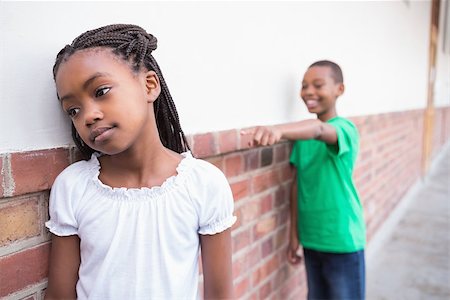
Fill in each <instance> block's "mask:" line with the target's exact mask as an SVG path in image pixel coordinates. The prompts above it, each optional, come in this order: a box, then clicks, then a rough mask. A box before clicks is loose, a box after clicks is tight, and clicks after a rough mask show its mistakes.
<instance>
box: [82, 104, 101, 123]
mask: <svg viewBox="0 0 450 300" xmlns="http://www.w3.org/2000/svg"><path fill="white" fill-rule="evenodd" d="M84 118H85V122H86V125H92V124H94V123H95V122H97V121H99V120H101V119H103V112H102V111H101V109H100V107H98V106H97V105H89V106H88V107H86V108H85V117H84Z"/></svg>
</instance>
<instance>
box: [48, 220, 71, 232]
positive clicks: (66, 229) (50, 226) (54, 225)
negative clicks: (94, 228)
mask: <svg viewBox="0 0 450 300" xmlns="http://www.w3.org/2000/svg"><path fill="white" fill-rule="evenodd" d="M45 227H47V228H48V230H49V231H50V232H51V233H53V234H54V235H57V236H69V235H76V234H78V232H77V229H76V228H74V227H71V226H61V225H59V224H57V223H55V222H53V221H52V220H49V221H47V222H45Z"/></svg>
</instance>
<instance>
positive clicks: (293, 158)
mask: <svg viewBox="0 0 450 300" xmlns="http://www.w3.org/2000/svg"><path fill="white" fill-rule="evenodd" d="M299 151H300V146H299V145H298V142H297V141H296V142H294V145H293V146H292V152H291V156H290V157H289V162H290V163H291V164H292V165H294V166H295V167H296V168H298V157H299V154H298V152H299Z"/></svg>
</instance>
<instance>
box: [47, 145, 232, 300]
mask: <svg viewBox="0 0 450 300" xmlns="http://www.w3.org/2000/svg"><path fill="white" fill-rule="evenodd" d="M182 155H183V157H184V158H183V159H182V160H181V162H180V163H179V165H178V167H177V169H176V170H177V175H174V176H172V177H170V178H168V179H167V180H166V181H165V182H164V183H163V184H162V185H161V186H158V187H152V188H145V187H144V188H112V187H110V186H108V185H105V184H104V183H102V182H101V181H100V179H99V173H100V163H99V161H98V159H97V155H92V157H91V159H90V160H89V161H80V162H77V163H74V164H72V165H70V166H69V167H67V168H66V169H65V170H64V171H63V172H62V173H61V174H60V175H59V176H58V177H57V178H56V180H55V182H54V184H53V187H52V190H51V194H50V206H49V211H50V220H49V221H48V222H46V226H47V227H48V228H49V230H50V231H51V232H52V233H53V234H55V235H58V236H69V235H78V236H79V237H80V241H81V242H80V252H81V265H80V269H79V280H78V283H77V295H78V299H87V298H89V299H196V298H197V297H198V256H199V248H200V244H199V234H216V233H220V232H222V231H224V230H226V229H228V228H230V227H231V226H232V225H233V224H234V222H235V221H236V217H235V216H233V197H232V193H231V189H230V186H229V184H228V182H227V180H226V178H225V176H224V174H223V173H222V172H221V171H220V170H219V169H218V168H216V167H215V166H214V165H212V164H210V163H208V162H206V161H203V160H200V159H196V158H193V157H192V155H191V153H190V152H185V153H183V154H182Z"/></svg>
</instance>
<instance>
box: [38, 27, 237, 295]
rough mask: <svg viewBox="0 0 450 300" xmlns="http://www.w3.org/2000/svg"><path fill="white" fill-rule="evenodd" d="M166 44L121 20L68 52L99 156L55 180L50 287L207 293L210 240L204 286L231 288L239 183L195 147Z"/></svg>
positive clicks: (83, 129) (75, 111) (63, 76)
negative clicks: (158, 52)
mask: <svg viewBox="0 0 450 300" xmlns="http://www.w3.org/2000/svg"><path fill="white" fill-rule="evenodd" d="M155 49H156V38H155V37H154V36H152V35H151V34H148V33H147V32H145V31H144V30H143V29H142V28H140V27H138V26H134V25H122V24H116V25H109V26H105V27H101V28H98V29H95V30H91V31H87V32H85V33H83V34H82V35H80V36H79V37H77V38H76V39H75V40H74V41H73V42H72V44H71V45H67V46H66V47H64V49H62V50H61V51H60V52H59V53H58V56H57V58H56V62H55V65H54V67H53V75H54V79H55V83H56V89H57V94H58V99H59V100H60V102H61V105H62V108H63V109H64V111H65V112H67V114H68V115H69V116H70V118H71V119H72V136H73V139H74V141H75V144H76V145H77V147H78V148H79V149H80V151H81V153H82V154H84V155H85V156H86V157H87V158H88V159H89V160H84V161H80V162H77V163H75V164H72V165H71V166H69V167H67V168H66V169H65V170H64V171H63V172H62V173H61V174H60V175H59V176H58V177H57V179H56V180H55V182H54V184H53V187H52V191H51V195H50V208H49V210H50V220H49V221H48V222H47V223H46V226H47V227H48V228H49V230H50V231H51V232H52V233H53V235H52V250H51V255H50V269H49V281H48V288H47V292H46V299H73V298H78V299H87V298H90V299H144V298H145V299H194V298H197V297H198V293H197V289H198V288H197V287H198V257H199V249H200V246H201V250H202V251H201V253H202V255H201V258H202V267H203V275H204V297H205V298H214V299H219V298H231V297H232V274H231V237H230V227H231V226H232V225H233V223H234V222H235V217H234V216H233V199H232V194H231V190H230V187H229V185H228V182H227V180H226V178H225V176H224V175H223V174H222V173H221V172H220V171H219V169H217V168H216V167H214V166H213V165H211V164H209V163H207V162H205V161H202V160H198V159H195V158H193V157H192V155H191V154H190V152H189V147H188V145H187V143H186V138H185V136H184V134H183V131H182V130H181V128H180V124H179V121H178V114H177V111H176V109H175V105H174V103H173V101H172V97H171V96H170V93H169V90H168V88H167V85H166V83H165V81H164V78H163V76H162V74H161V71H160V69H159V67H158V64H157V63H156V61H155V59H154V58H153V56H152V55H151V52H152V51H153V50H155Z"/></svg>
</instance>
